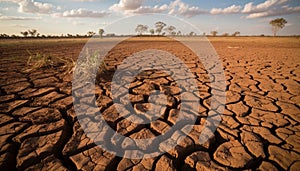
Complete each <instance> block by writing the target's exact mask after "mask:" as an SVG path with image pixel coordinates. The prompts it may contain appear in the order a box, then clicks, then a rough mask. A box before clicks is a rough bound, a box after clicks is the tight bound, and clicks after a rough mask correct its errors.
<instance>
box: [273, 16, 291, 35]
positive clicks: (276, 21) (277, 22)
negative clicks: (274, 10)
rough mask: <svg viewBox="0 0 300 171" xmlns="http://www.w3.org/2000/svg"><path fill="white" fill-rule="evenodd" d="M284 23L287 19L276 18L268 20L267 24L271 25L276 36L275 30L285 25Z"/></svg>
mask: <svg viewBox="0 0 300 171" xmlns="http://www.w3.org/2000/svg"><path fill="white" fill-rule="evenodd" d="M286 23H287V21H286V20H285V19H284V18H276V19H274V20H272V21H270V23H269V24H271V25H272V31H273V34H274V37H275V36H276V34H277V32H278V31H279V30H280V29H282V28H283V27H284V26H285V24H286Z"/></svg>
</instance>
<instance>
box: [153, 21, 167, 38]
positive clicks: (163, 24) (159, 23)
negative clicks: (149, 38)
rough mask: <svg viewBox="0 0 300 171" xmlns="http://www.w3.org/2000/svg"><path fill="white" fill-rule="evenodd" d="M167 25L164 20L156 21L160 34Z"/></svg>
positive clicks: (157, 31)
mask: <svg viewBox="0 0 300 171" xmlns="http://www.w3.org/2000/svg"><path fill="white" fill-rule="evenodd" d="M165 26H166V24H165V23H164V22H162V21H158V22H156V23H155V27H156V30H155V32H156V33H157V34H158V35H159V34H160V33H161V31H162V30H163V28H164V27H165Z"/></svg>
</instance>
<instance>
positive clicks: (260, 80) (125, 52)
mask: <svg viewBox="0 0 300 171" xmlns="http://www.w3.org/2000/svg"><path fill="white" fill-rule="evenodd" d="M152 39H153V40H149V39H148V40H144V39H143V38H142V39H140V38H134V39H131V41H127V42H123V43H121V44H119V45H117V46H116V47H115V48H114V49H113V50H112V51H111V52H110V53H109V54H108V56H107V57H106V59H105V63H106V71H105V72H104V73H101V74H100V79H99V80H98V82H97V84H96V88H95V96H96V99H95V101H96V104H97V105H98V107H99V109H98V110H100V111H101V113H102V114H103V117H104V119H105V120H106V121H107V122H108V123H109V125H110V126H111V127H112V128H113V129H114V130H116V131H117V132H118V133H120V134H123V135H126V136H128V137H131V138H137V139H140V138H151V137H155V136H158V135H161V134H164V133H165V132H166V131H168V130H169V129H171V127H172V126H173V125H174V124H175V123H176V117H177V113H178V110H180V108H181V102H182V101H181V97H180V96H179V95H180V93H182V90H181V89H180V88H179V87H177V86H176V82H175V81H174V80H173V79H172V77H171V76H170V75H167V74H166V73H163V72H159V71H154V70H153V71H148V72H144V73H142V74H141V75H139V76H137V78H136V79H135V80H134V81H133V82H132V84H131V86H130V88H129V93H130V96H129V97H130V100H131V103H132V106H133V108H134V110H135V112H137V113H143V111H142V110H143V109H144V110H147V106H148V105H149V101H151V100H150V99H149V98H150V92H151V91H153V90H160V91H162V92H164V93H165V94H166V95H167V96H168V100H167V103H166V104H160V99H159V97H157V98H156V99H154V103H155V105H162V106H163V107H162V108H161V109H162V110H161V111H160V112H161V113H160V117H159V119H158V120H156V121H154V122H151V123H150V124H145V125H137V124H134V123H130V122H129V121H128V120H126V119H124V118H122V117H120V116H119V114H118V112H117V111H116V106H117V105H118V104H116V103H114V102H113V101H112V93H111V91H110V84H111V79H112V74H113V73H114V69H115V68H116V66H118V64H120V63H121V62H122V60H123V59H125V58H126V57H128V56H130V55H131V54H133V53H134V52H138V51H140V50H145V49H161V50H166V51H168V52H170V53H173V54H175V55H176V56H177V57H178V58H180V59H181V60H182V61H184V62H185V64H186V65H187V66H188V67H189V68H190V70H191V72H192V73H193V75H194V78H195V79H196V80H197V85H198V89H199V94H198V96H199V97H200V108H199V111H196V116H197V120H196V123H195V125H194V126H193V129H192V131H191V132H189V133H188V136H187V137H184V138H183V137H181V138H182V139H181V140H182V141H181V142H180V143H179V145H178V146H176V147H175V148H174V149H172V150H170V151H168V152H167V153H165V154H163V155H160V156H158V157H154V158H149V159H126V158H121V157H118V156H115V155H113V154H110V153H108V152H106V151H104V150H103V149H101V148H100V147H99V146H97V145H96V144H95V143H94V142H93V141H92V140H91V139H90V138H88V137H87V136H86V135H85V133H84V132H83V130H82V129H81V126H80V124H79V122H78V120H77V117H76V114H75V111H74V105H73V97H72V75H71V74H66V73H65V72H64V68H63V66H61V65H58V66H53V67H46V68H38V69H36V70H33V71H32V72H24V68H26V67H27V66H26V63H27V59H28V56H29V54H28V51H29V52H31V53H33V54H35V53H37V52H39V53H41V54H46V55H51V56H54V57H55V56H56V57H64V58H72V59H74V60H76V59H77V57H78V55H79V53H80V51H81V49H82V48H83V46H84V45H85V43H86V42H87V40H88V39H57V40H56V39H49V40H48V39H34V40H25V39H24V40H1V42H0V66H1V68H0V118H1V119H0V170H55V169H59V170H251V169H253V170H299V168H300V39H299V38H289V37H283V38H273V37H268V38H263V37H228V38H224V37H223V38H220V37H210V38H209V40H210V42H211V44H212V45H213V46H214V48H215V50H216V52H217V53H218V54H219V57H220V60H221V61H222V64H223V67H224V73H225V77H226V106H225V110H224V114H223V115H222V116H221V117H222V120H221V123H220V125H219V126H218V128H217V129H216V131H215V132H214V134H213V136H212V137H210V139H209V141H208V142H206V143H204V144H199V141H198V139H199V134H200V133H201V131H202V128H203V126H204V123H205V122H206V118H207V115H208V111H209V109H210V105H209V104H210V101H211V91H212V90H211V88H210V80H209V79H208V75H207V73H206V72H205V68H204V67H203V65H202V64H201V62H199V61H198V60H197V58H196V57H195V55H194V54H193V53H190V51H189V50H188V49H185V47H183V46H182V44H180V43H177V42H173V41H166V40H160V39H154V38H152ZM161 39H162V38H161ZM191 41H195V40H194V39H193V40H191ZM141 62H145V61H141ZM133 65H134V64H133ZM179 69H180V67H179ZM195 94H197V93H195ZM74 96H75V97H76V98H78V96H80V95H79V94H77V93H76V92H74ZM151 98H152V96H151ZM80 100H82V102H83V103H86V106H87V108H88V107H89V103H93V102H94V101H86V99H84V98H83V99H80ZM152 100H153V99H152ZM120 101H122V100H120ZM128 105H131V104H128ZM89 112H95V111H91V110H90V111H89ZM77 114H78V113H77ZM187 126H188V125H187ZM190 126H192V125H190ZM178 131H179V132H184V128H182V129H181V130H178ZM178 139H179V138H178ZM106 140H107V141H112V140H111V139H106ZM174 141H177V139H176V140H174ZM120 143H122V142H120ZM151 143H152V142H149V143H147V144H143V145H142V146H138V147H137V148H139V150H141V151H143V149H145V148H148V147H149V146H151V145H152V144H151Z"/></svg>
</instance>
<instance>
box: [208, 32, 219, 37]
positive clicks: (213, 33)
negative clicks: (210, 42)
mask: <svg viewBox="0 0 300 171" xmlns="http://www.w3.org/2000/svg"><path fill="white" fill-rule="evenodd" d="M210 33H211V34H212V36H217V34H218V32H217V31H211V32H210Z"/></svg>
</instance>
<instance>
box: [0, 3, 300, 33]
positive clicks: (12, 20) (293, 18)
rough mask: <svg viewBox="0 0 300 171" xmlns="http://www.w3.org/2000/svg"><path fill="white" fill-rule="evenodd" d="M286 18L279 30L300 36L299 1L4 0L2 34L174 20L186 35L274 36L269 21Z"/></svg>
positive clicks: (129, 29) (109, 28) (123, 28)
mask: <svg viewBox="0 0 300 171" xmlns="http://www.w3.org/2000/svg"><path fill="white" fill-rule="evenodd" d="M281 17H282V18H285V19H286V20H287V22H288V23H287V24H286V26H285V27H284V28H283V29H282V30H280V31H279V33H278V35H300V0H251V1H245V0H230V1H228V0H0V34H1V33H5V34H9V35H11V34H15V35H20V32H21V31H26V30H28V29H36V30H37V31H38V32H39V33H40V34H41V35H42V34H44V35H61V34H86V33H87V32H88V31H93V32H96V33H98V30H99V28H104V30H105V33H116V34H136V33H135V28H136V26H137V25H138V24H144V25H147V26H148V27H149V29H151V28H155V22H157V21H163V22H164V23H166V24H167V25H173V26H175V28H176V31H179V30H180V31H181V32H182V33H184V34H186V33H189V32H190V31H194V32H196V33H197V34H203V33H206V34H210V32H211V31H213V30H216V31H218V34H224V33H229V34H232V33H234V32H236V31H239V32H240V33H241V35H261V34H264V35H272V30H271V26H270V24H269V22H270V21H271V20H272V19H275V18H281Z"/></svg>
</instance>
